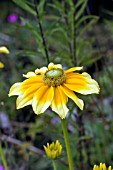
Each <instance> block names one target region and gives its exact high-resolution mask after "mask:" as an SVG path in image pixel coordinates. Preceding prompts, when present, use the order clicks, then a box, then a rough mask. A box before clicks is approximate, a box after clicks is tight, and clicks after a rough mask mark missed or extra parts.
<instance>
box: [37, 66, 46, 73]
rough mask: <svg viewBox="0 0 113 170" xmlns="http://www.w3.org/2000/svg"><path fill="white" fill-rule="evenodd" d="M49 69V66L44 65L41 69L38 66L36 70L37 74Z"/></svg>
mask: <svg viewBox="0 0 113 170" xmlns="http://www.w3.org/2000/svg"><path fill="white" fill-rule="evenodd" d="M47 70H48V69H47V67H42V68H40V69H38V68H37V69H36V70H35V73H36V74H44V73H45V72H46V71H47Z"/></svg>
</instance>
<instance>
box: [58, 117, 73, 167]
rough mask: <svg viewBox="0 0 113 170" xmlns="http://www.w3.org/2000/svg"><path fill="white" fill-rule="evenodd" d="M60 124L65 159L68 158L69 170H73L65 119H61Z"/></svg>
mask: <svg viewBox="0 0 113 170" xmlns="http://www.w3.org/2000/svg"><path fill="white" fill-rule="evenodd" d="M61 123H62V129H63V134H64V140H65V145H66V151H67V157H68V163H69V170H74V168H73V160H72V154H71V149H70V143H69V138H68V132H67V127H66V123H65V119H61Z"/></svg>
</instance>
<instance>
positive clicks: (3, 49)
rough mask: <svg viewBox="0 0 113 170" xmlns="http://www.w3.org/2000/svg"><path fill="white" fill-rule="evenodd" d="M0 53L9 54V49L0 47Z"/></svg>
mask: <svg viewBox="0 0 113 170" xmlns="http://www.w3.org/2000/svg"><path fill="white" fill-rule="evenodd" d="M0 53H5V54H9V50H8V49H7V48H6V47H4V46H3V47H0Z"/></svg>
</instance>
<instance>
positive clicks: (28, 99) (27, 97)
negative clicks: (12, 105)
mask: <svg viewBox="0 0 113 170" xmlns="http://www.w3.org/2000/svg"><path fill="white" fill-rule="evenodd" d="M42 85H43V84H42V83H38V84H35V85H32V86H30V87H29V88H27V89H26V90H25V92H24V93H22V94H21V95H19V97H18V98H17V101H16V105H17V109H20V108H23V107H25V106H27V105H30V104H31V103H32V100H33V97H34V95H35V93H36V92H37V90H38V89H39V88H40V87H41V86H42Z"/></svg>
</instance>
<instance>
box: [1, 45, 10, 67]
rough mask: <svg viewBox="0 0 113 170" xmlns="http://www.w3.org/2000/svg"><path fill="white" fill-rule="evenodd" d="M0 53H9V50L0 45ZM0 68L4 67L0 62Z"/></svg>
mask: <svg viewBox="0 0 113 170" xmlns="http://www.w3.org/2000/svg"><path fill="white" fill-rule="evenodd" d="M0 53H5V54H9V50H8V49H7V48H6V47H4V46H3V47H0ZM0 68H4V64H3V63H2V62H0Z"/></svg>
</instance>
